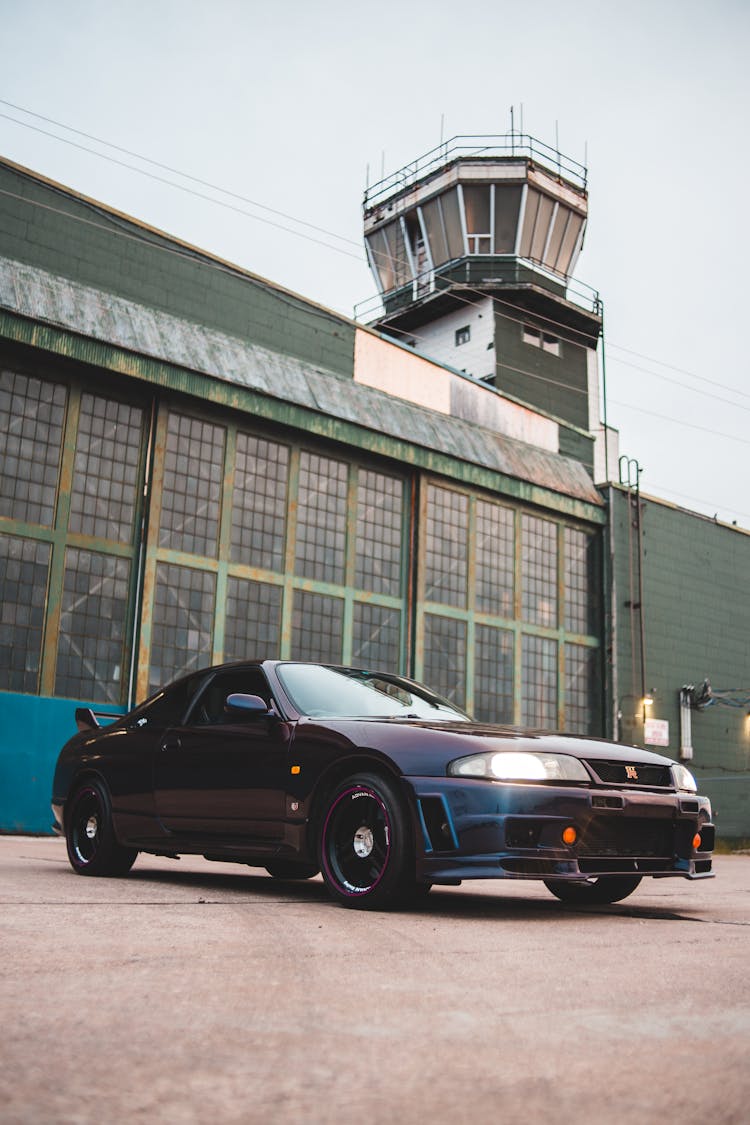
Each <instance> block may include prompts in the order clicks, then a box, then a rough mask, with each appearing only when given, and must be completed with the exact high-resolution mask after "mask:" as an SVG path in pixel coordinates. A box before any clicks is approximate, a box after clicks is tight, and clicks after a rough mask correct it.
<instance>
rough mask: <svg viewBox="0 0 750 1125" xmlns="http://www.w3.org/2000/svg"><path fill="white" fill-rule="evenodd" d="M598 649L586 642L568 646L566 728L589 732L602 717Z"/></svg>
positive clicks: (576, 732) (574, 732)
mask: <svg viewBox="0 0 750 1125" xmlns="http://www.w3.org/2000/svg"><path fill="white" fill-rule="evenodd" d="M598 656H599V654H598V652H597V650H596V649H594V648H588V647H586V646H584V645H576V644H566V645H565V729H566V730H567V731H570V732H571V733H572V734H589V733H590V732H591V730H592V729H594V727H595V724H596V719H597V717H598V711H599V707H598V692H597V666H598Z"/></svg>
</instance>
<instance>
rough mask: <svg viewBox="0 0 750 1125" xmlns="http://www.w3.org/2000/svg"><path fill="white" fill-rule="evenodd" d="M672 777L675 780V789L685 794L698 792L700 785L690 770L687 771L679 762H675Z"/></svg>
mask: <svg viewBox="0 0 750 1125" xmlns="http://www.w3.org/2000/svg"><path fill="white" fill-rule="evenodd" d="M672 777H673V778H674V783H675V787H676V788H677V789H681V790H682V791H683V793H697V792H698V784H697V782H696V780H695V778H694V777H693V775H692V774H691V772H690V770H686V769H685V767H684V766H681V765H680V763H679V762H675V764H674V765H673V766H672Z"/></svg>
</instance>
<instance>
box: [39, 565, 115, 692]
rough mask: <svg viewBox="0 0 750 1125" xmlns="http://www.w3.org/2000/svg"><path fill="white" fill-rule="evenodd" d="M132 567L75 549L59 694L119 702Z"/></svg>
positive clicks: (66, 587)
mask: <svg viewBox="0 0 750 1125" xmlns="http://www.w3.org/2000/svg"><path fill="white" fill-rule="evenodd" d="M129 583H130V562H129V560H128V559H123V558H118V557H117V556H115V555H103V554H100V553H99V552H95V551H82V550H77V549H75V548H72V547H69V548H68V550H67V551H66V553H65V579H64V583H63V597H62V607H61V615H60V632H59V636H58V645H57V667H56V674H55V693H56V694H57V695H66V696H69V697H71V698H72V699H87V700H91V701H100V700H103V701H105V702H107V703H119V702H120V701H121V699H122V687H121V680H122V678H123V674H124V667H125V659H126V652H127V646H126V641H127V638H126V630H127V624H128V593H129Z"/></svg>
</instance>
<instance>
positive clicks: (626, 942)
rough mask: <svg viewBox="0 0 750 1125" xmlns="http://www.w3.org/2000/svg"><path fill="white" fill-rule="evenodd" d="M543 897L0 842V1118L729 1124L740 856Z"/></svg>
mask: <svg viewBox="0 0 750 1125" xmlns="http://www.w3.org/2000/svg"><path fill="white" fill-rule="evenodd" d="M715 870H716V872H717V878H716V879H714V880H704V881H702V882H696V883H689V882H687V881H685V880H682V879H674V880H672V879H670V880H659V881H657V880H653V879H651V880H649V879H646V880H644V882H643V883H642V884H641V886H640V887H639V889H638V890H637V891H636V892H635V893H634V894H633V895H632V897H631V898H629V899H627V900H626V901H625V902H623V903H620V904H617V905H614V906H610V907H597V908H591V909H588V910H584V909H581V908H573V907H566V906H563V905H562V904H560V903H558V902H557V900H556V899H553V898H552V896H551V895H550V894H549V892H548V891H547V890H546V889H545V888H544V886H543V885H542V884H541V883H539V884H537V883H535V882H523V883H521V882H513V883H511V882H508V881H505V882H500V881H497V882H482V883H465V884H464V885H463V886H461V887H458V888H444V889H439V888H435V889H434V890H433V891H432V893H431V894H430V895H429V897H428V898H427V899H426V900H425V901H424V902H423V903H421V904H419V905H418V906H416V907H414V908H413V909H411V910H408V911H401V912H397V913H390V914H382V913H377V914H373V913H367V912H360V911H355V910H345V909H343V908H341V907H339V906H336V905H334V904H333V903H332V902H330V900H329V899H328V898H327V895H326V893H325V890H324V887H323V884H322V882H321V881H320V879H319V878H317V879H314V880H312V881H310V882H307V883H295V884H291V883H287V884H284V883H279V882H275V881H274V880H272V879H271V878H270V877H268V876H266V875H265V873H263V872H261V871H257V870H255V869H250V868H246V867H239V866H233V865H230V864H216V863H209V862H206V861H204V860H202V859H192V858H188V859H182V860H180V861H174V860H166V859H156V858H153V857H150V856H140V857H139V858H138V860H137V861H136V865H135V867H134V869H133V871H132V873H131V875H130V876H129V877H128V878H125V879H92V878H81V877H79V876H77V875H75V874H74V873H73V872H72V871H71V869H70V868H69V866H68V863H67V858H66V854H65V846H64V844H63V843H62V842H61V841H59V840H55V839H51V838H29V837H19V836H3V837H0V1005H1V1007H0V1011H1V1012H2V1017H3V1040H2V1046H1V1047H0V1121H2V1123H3V1125H17V1123H23V1125H26V1123H34V1125H38V1123H47V1122H50V1123H52V1122H55V1123H60V1122H64V1123H67V1122H72V1123H76V1125H88V1123H90V1122H91V1123H93V1122H97V1123H100V1122H106V1123H107V1125H117V1123H120V1122H126V1123H127V1122H148V1123H149V1125H151V1123H152V1122H156V1123H161V1122H165V1123H166V1122H169V1123H170V1125H172V1123H175V1125H181V1123H203V1122H211V1123H212V1125H215V1123H224V1122H228V1123H234V1122H251V1123H254V1122H263V1123H266V1122H269V1123H274V1122H281V1123H286V1122H295V1123H306V1122H312V1123H329V1122H330V1123H335V1125H338V1123H346V1125H381V1123H388V1125H395V1123H399V1125H400V1123H402V1122H406V1123H410V1122H420V1123H422V1122H429V1123H430V1125H432V1123H433V1122H435V1123H436V1122H440V1123H441V1125H442V1123H444V1122H445V1123H450V1125H456V1123H459V1125H460V1123H463V1122H472V1123H480V1122H483V1121H497V1122H502V1123H503V1125H505V1123H511V1125H512V1123H516V1122H518V1123H521V1122H523V1123H524V1125H533V1123H536V1122H557V1121H559V1122H571V1121H575V1122H576V1123H588V1122H592V1123H593V1122H597V1123H599V1122H615V1123H617V1122H636V1121H637V1122H639V1123H641V1125H649V1123H650V1122H656V1121H659V1122H661V1123H664V1122H680V1123H681V1125H687V1123H692V1122H696V1123H697V1122H700V1123H701V1125H710V1123H712V1122H721V1123H732V1125H746V1123H747V1122H748V1121H750V856H748V855H731V856H719V857H718V858H717V859H716V862H715Z"/></svg>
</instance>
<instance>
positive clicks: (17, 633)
mask: <svg viewBox="0 0 750 1125" xmlns="http://www.w3.org/2000/svg"><path fill="white" fill-rule="evenodd" d="M51 552H52V547H51V545H50V544H49V543H40V542H39V541H38V540H36V539H21V538H17V537H16V536H14V535H0V688H2V689H3V690H5V691H21V692H32V693H33V692H37V691H38V690H39V668H40V664H41V658H42V637H43V635H44V611H45V605H46V601H47V580H48V575H49V561H50V555H51Z"/></svg>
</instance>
